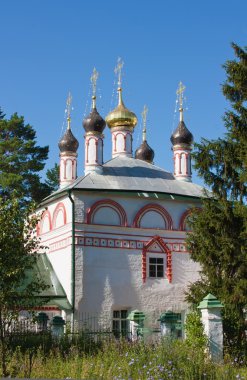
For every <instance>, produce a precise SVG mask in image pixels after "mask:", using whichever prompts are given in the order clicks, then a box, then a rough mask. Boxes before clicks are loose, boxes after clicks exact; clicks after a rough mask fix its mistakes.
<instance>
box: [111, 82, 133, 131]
mask: <svg viewBox="0 0 247 380" xmlns="http://www.w3.org/2000/svg"><path fill="white" fill-rule="evenodd" d="M106 123H107V125H108V127H109V128H113V127H119V126H127V127H132V128H134V127H135V126H136V124H137V117H136V115H135V114H134V112H132V111H130V110H128V109H127V108H126V107H125V105H124V103H123V99H122V88H121V87H119V88H118V106H117V107H116V108H115V109H114V110H113V111H111V112H110V113H109V114H108V115H107V116H106Z"/></svg>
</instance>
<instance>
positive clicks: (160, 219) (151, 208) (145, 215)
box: [133, 204, 172, 230]
mask: <svg viewBox="0 0 247 380" xmlns="http://www.w3.org/2000/svg"><path fill="white" fill-rule="evenodd" d="M133 227H137V228H159V229H164V230H172V218H171V216H170V214H169V213H168V212H167V211H166V210H165V209H164V208H163V207H162V206H160V205H157V204H149V205H146V206H144V207H142V208H141V209H140V210H139V211H138V213H137V214H136V216H135V218H134V223H133Z"/></svg>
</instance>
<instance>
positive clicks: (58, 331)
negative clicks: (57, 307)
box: [51, 315, 65, 338]
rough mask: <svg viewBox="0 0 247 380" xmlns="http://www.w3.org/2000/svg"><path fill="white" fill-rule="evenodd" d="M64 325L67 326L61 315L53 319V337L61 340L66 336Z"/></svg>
mask: <svg viewBox="0 0 247 380" xmlns="http://www.w3.org/2000/svg"><path fill="white" fill-rule="evenodd" d="M64 325H65V320H64V319H63V318H62V317H60V315H56V316H55V317H53V319H52V322H51V332H52V335H53V336H55V337H57V338H59V337H61V336H62V335H63V334H64Z"/></svg>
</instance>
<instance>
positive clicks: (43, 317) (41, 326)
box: [36, 312, 49, 331]
mask: <svg viewBox="0 0 247 380" xmlns="http://www.w3.org/2000/svg"><path fill="white" fill-rule="evenodd" d="M48 320H49V317H48V315H47V314H46V313H43V312H41V313H39V314H38V315H37V316H36V322H37V330H38V331H46V330H47V322H48Z"/></svg>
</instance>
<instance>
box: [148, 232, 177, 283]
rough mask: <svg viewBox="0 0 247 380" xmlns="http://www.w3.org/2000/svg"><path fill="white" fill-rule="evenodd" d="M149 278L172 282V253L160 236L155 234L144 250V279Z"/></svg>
mask: <svg viewBox="0 0 247 380" xmlns="http://www.w3.org/2000/svg"><path fill="white" fill-rule="evenodd" d="M147 278H150V279H152V278H156V279H162V278H167V280H168V281H169V282H170V283H171V282H172V255H171V251H170V249H169V248H168V247H167V246H166V244H165V243H164V241H163V239H162V238H161V237H160V236H154V237H153V239H152V240H150V241H149V242H148V243H147V244H145V246H144V247H143V250H142V281H143V282H146V280H147Z"/></svg>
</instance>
